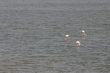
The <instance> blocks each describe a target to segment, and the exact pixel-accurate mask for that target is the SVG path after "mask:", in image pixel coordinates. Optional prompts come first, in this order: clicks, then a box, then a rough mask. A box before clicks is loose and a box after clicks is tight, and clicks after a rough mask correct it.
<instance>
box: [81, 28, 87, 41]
mask: <svg viewBox="0 0 110 73" xmlns="http://www.w3.org/2000/svg"><path fill="white" fill-rule="evenodd" d="M86 36H87V34H86V32H85V31H84V30H82V31H81V37H82V38H83V39H85V37H86Z"/></svg>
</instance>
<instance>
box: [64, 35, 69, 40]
mask: <svg viewBox="0 0 110 73" xmlns="http://www.w3.org/2000/svg"><path fill="white" fill-rule="evenodd" d="M69 39H70V35H68V34H66V35H65V38H64V40H65V41H66V42H67V41H69Z"/></svg>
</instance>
